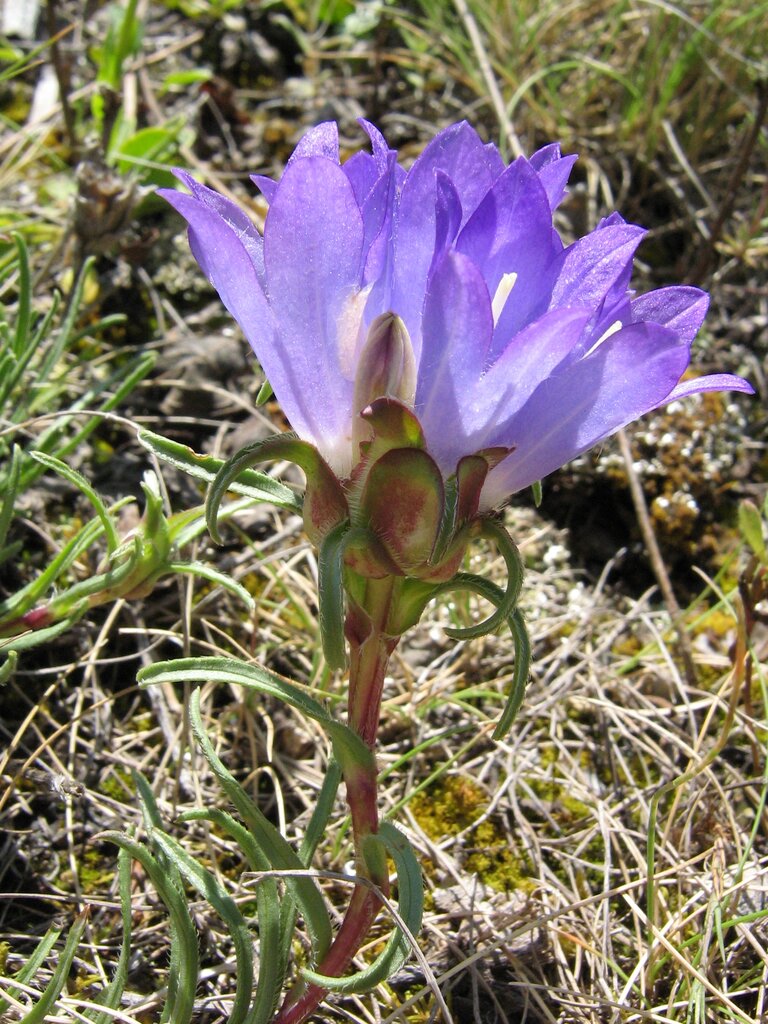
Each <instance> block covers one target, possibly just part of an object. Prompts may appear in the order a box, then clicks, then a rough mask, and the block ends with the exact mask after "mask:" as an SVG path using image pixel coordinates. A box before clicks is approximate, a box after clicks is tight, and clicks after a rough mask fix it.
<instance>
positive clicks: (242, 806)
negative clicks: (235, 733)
mask: <svg viewBox="0 0 768 1024" xmlns="http://www.w3.org/2000/svg"><path fill="white" fill-rule="evenodd" d="M187 660H188V661H190V662H194V661H206V660H208V659H204V658H200V659H194V658H192V659H187ZM210 660H214V661H216V660H219V659H210ZM170 664H173V662H171V663H170ZM193 678H194V677H193V676H192V675H190V674H189V673H187V674H186V679H187V681H192V680H193ZM204 678H206V676H205V674H203V676H202V679H204ZM207 678H211V676H210V675H208V677H207ZM201 681H202V680H201ZM241 685H242V684H241ZM189 713H190V722H191V725H192V730H193V732H194V734H195V739H196V740H197V742H198V744H199V746H200V749H201V750H202V752H203V754H204V756H205V759H206V760H207V761H208V764H209V765H210V766H211V769H212V771H213V772H214V774H215V775H216V778H217V779H218V780H219V783H220V784H221V786H222V788H223V789H224V792H225V793H226V794H227V796H228V797H229V799H230V800H231V801H232V803H233V804H234V805H235V807H236V808H237V810H238V813H239V814H240V815H241V817H242V819H243V821H244V822H245V824H246V825H247V826H248V828H249V829H250V830H251V833H252V835H253V837H254V839H255V841H256V843H257V845H258V846H259V848H260V850H261V851H262V852H263V853H264V855H265V856H266V857H267V859H268V861H269V863H270V865H271V867H273V868H275V869H278V870H279V869H281V868H285V869H291V870H296V869H299V870H303V868H304V864H303V863H302V861H301V860H300V859H299V856H298V854H297V853H296V851H295V850H294V849H293V847H292V846H291V845H290V843H289V842H288V841H287V840H286V839H285V837H284V836H282V835H281V834H280V832H278V830H277V829H276V828H275V826H274V825H273V824H272V823H271V822H270V821H268V820H267V818H266V817H265V816H264V814H263V813H262V811H261V810H260V809H259V808H258V807H257V806H256V804H255V803H254V802H253V801H252V800H251V798H250V797H249V796H248V794H247V793H246V792H245V790H244V789H243V787H242V786H241V785H240V784H239V783H238V782H237V780H236V779H235V778H234V776H233V775H232V774H231V773H230V772H229V771H228V770H227V769H226V768H225V767H224V764H223V763H222V761H221V759H220V758H219V756H218V755H217V753H216V751H215V750H214V749H213V744H212V743H211V741H210V739H209V738H208V735H207V733H206V731H205V727H204V726H203V721H202V717H201V715H200V690H199V689H197V690H195V691H194V693H193V694H192V697H191V699H190V712H189ZM286 886H287V887H288V889H289V890H290V891H291V893H292V895H293V898H294V899H295V900H296V903H297V904H298V905H299V906H300V907H301V910H302V913H303V914H304V919H305V921H306V925H307V931H308V933H309V937H310V941H311V943H312V954H313V959H315V960H320V959H322V957H323V955H324V954H325V952H326V950H327V949H328V946H329V945H330V942H331V921H330V918H329V916H328V910H327V908H326V906H325V902H324V900H323V897H322V894H321V893H320V890H319V889H318V888H317V886H316V885H315V882H314V881H313V879H311V878H305V877H304V878H302V877H299V878H288V879H286Z"/></svg>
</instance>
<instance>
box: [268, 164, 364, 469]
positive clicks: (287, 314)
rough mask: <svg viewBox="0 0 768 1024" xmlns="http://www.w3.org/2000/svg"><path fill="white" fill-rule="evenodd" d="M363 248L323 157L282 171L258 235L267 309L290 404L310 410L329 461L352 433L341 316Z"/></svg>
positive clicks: (348, 196) (339, 180) (346, 199)
mask: <svg viewBox="0 0 768 1024" xmlns="http://www.w3.org/2000/svg"><path fill="white" fill-rule="evenodd" d="M362 247H363V221H362V217H361V214H360V210H359V208H358V205H357V201H356V200H355V196H354V193H353V191H352V186H351V185H350V183H349V181H348V179H347V177H346V175H345V174H344V171H343V170H342V168H341V167H339V166H338V165H336V164H334V163H331V161H329V160H328V159H326V158H325V157H324V156H321V157H317V156H313V157H307V158H305V159H303V160H296V161H294V162H293V163H292V164H291V165H290V166H289V167H287V168H286V171H285V173H284V174H283V177H282V179H281V181H280V188H279V189H278V191H277V195H276V196H275V200H274V202H273V203H272V205H271V206H270V208H269V213H268V214H267V220H266V224H265V228H264V258H265V263H266V271H267V288H268V295H269V302H270V305H271V306H272V308H273V309H274V310H275V313H276V315H277V316H278V318H279V322H280V334H281V339H282V343H283V345H284V346H285V350H286V352H288V353H289V356H290V360H291V367H292V377H293V382H292V383H293V391H294V396H293V397H294V400H295V402H296V403H301V404H302V406H304V405H306V407H307V410H308V415H310V410H311V422H312V423H313V424H314V427H313V435H314V438H315V440H316V442H317V443H318V444H319V445H320V447H321V451H323V453H324V454H326V456H327V457H328V458H329V459H330V460H331V461H334V460H335V459H336V454H335V453H336V448H337V446H338V445H340V444H341V443H342V438H343V437H346V435H347V434H348V433H349V432H350V431H351V427H352V381H353V378H354V365H353V360H354V354H355V349H356V347H357V344H358V338H357V335H356V331H355V330H354V324H353V323H352V322H351V321H349V318H348V317H346V314H347V313H348V304H349V303H350V302H351V301H352V300H353V299H354V296H355V294H356V293H357V291H358V289H359V285H360V262H361V255H362ZM345 317H346V319H345ZM350 332H351V334H350ZM281 400H282V399H281ZM286 414H287V415H288V416H289V419H290V418H291V417H290V414H289V413H288V410H287V409H286ZM291 422H292V423H293V420H292V419H291ZM294 425H295V424H294ZM334 468H338V461H336V462H335V465H334Z"/></svg>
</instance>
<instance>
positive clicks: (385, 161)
mask: <svg viewBox="0 0 768 1024" xmlns="http://www.w3.org/2000/svg"><path fill="white" fill-rule="evenodd" d="M357 123H358V124H359V125H360V126H361V127H362V128H363V129H364V131H365V132H366V133H367V135H368V138H369V139H370V140H371V150H372V152H373V159H374V162H375V163H376V166H377V167H378V170H379V174H384V173H385V172H386V171H387V169H388V167H389V157H390V155H391V154H392V153H394V154H395V157H397V152H396V151H395V150H394V149H390V148H389V146H388V145H387V140H386V139H385V138H384V136H383V135H382V134H381V132H380V131H379V129H378V128H377V127H376V126H375V125H373V124H371V122H370V121H366V119H365V118H364V117H361V118H358V122H357Z"/></svg>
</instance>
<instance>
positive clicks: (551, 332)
mask: <svg viewBox="0 0 768 1024" xmlns="http://www.w3.org/2000/svg"><path fill="white" fill-rule="evenodd" d="M589 318H590V311H589V310H588V309H580V308H579V307H577V306H571V307H569V308H567V309H553V310H550V312H549V313H545V314H544V316H542V317H541V318H540V319H539V320H537V321H536V322H535V323H532V324H528V326H527V327H525V328H524V329H523V330H522V331H520V333H519V334H517V335H516V336H515V337H514V338H513V339H512V340H511V341H510V343H509V344H508V345H507V348H506V349H505V351H504V352H503V353H502V354H501V355H500V356H499V357H498V359H497V360H496V361H495V362H494V364H493V365H492V366H491V367H490V368H489V369H488V371H487V372H486V373H485V374H483V376H482V377H481V378H480V380H479V382H478V386H477V389H476V392H475V395H476V397H475V404H476V405H477V406H478V407H479V408H480V409H482V410H483V411H484V414H485V418H486V423H487V427H486V433H484V434H483V436H482V437H481V438H479V440H480V441H481V442H482V443H481V444H479V445H478V448H480V447H488V446H490V444H491V442H490V440H489V438H490V437H491V436H492V435H493V434H494V431H495V429H496V426H497V424H499V423H506V422H508V421H509V420H510V419H511V418H512V416H514V415H515V414H516V413H517V412H518V411H519V410H520V409H521V408H522V407H523V405H525V403H526V402H527V401H528V399H529V398H530V396H531V395H532V394H533V392H534V391H535V390H536V388H537V387H538V386H539V384H541V383H542V381H544V380H546V378H547V377H549V376H550V374H552V373H554V372H556V370H557V367H558V366H560V364H561V363H562V362H563V361H564V360H565V359H566V358H567V357H568V356H569V355H570V353H571V352H572V351H573V349H574V348H576V346H577V345H578V343H579V340H580V338H581V335H582V332H583V330H584V328H585V326H586V324H587V322H588V321H589Z"/></svg>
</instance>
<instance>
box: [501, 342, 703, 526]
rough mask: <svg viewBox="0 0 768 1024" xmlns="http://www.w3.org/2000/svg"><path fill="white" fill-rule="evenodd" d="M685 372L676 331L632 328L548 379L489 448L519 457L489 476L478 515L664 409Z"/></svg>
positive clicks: (682, 347) (685, 358)
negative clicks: (651, 411)
mask: <svg viewBox="0 0 768 1024" xmlns="http://www.w3.org/2000/svg"><path fill="white" fill-rule="evenodd" d="M687 364H688V347H687V345H685V344H684V343H683V342H681V341H680V340H679V338H678V337H677V335H676V334H675V332H674V331H671V330H669V329H668V328H665V327H657V326H655V325H653V324H632V325H630V326H629V327H625V328H624V329H623V330H621V331H619V332H617V333H616V334H614V335H613V336H612V337H611V338H608V339H606V341H604V342H603V343H602V344H601V345H600V346H599V348H597V349H596V350H595V352H594V353H593V354H592V355H590V356H587V357H586V358H585V359H581V360H579V361H578V362H572V363H570V364H569V365H568V366H567V367H566V368H565V369H564V370H561V371H560V372H559V373H558V372H556V373H554V374H552V375H551V376H550V377H548V378H547V379H546V380H544V381H543V382H542V383H541V384H540V385H539V387H538V388H537V389H536V391H535V392H534V393H533V395H532V396H531V398H530V400H529V401H528V402H527V403H526V404H525V405H524V406H523V408H522V409H520V411H519V412H518V413H517V415H515V416H514V417H513V418H512V419H511V420H510V421H509V422H508V423H507V424H505V425H503V426H501V425H500V429H499V430H498V433H497V434H496V436H495V437H494V438H493V441H492V443H493V444H503V445H508V446H512V445H515V446H516V450H515V451H514V452H513V453H512V454H511V455H510V456H509V458H507V459H505V460H504V462H502V463H501V465H500V466H498V467H497V468H496V469H494V470H493V471H492V472H491V473H490V475H489V477H488V481H487V482H486V485H485V487H484V488H483V498H482V505H483V507H484V508H490V507H492V506H493V505H494V504H497V503H498V502H499V501H501V500H503V498H504V497H505V496H506V495H508V494H511V493H513V492H515V491H519V490H520V489H521V488H523V487H528V486H529V485H530V484H532V483H534V481H536V480H540V479H541V478H542V477H543V476H546V475H547V474H548V473H551V472H552V471H553V470H555V469H557V468H558V467H560V466H562V465H564V464H565V463H566V462H568V461H569V460H570V459H573V458H575V456H577V455H579V454H581V452H584V451H586V450H587V448H590V447H592V445H594V444H597V442H598V441H602V440H603V439H604V438H606V437H608V436H610V435H611V434H613V433H615V432H616V431H617V430H619V429H620V428H621V427H623V426H625V425H626V424H627V423H629V422H630V421H631V420H634V419H636V418H637V417H638V416H642V415H643V414H644V413H645V412H648V410H649V409H653V408H654V407H655V406H657V405H658V404H659V403H660V402H663V401H664V400H665V398H666V396H667V395H669V394H670V392H671V391H672V389H673V388H674V387H675V384H676V383H677V381H679V379H680V377H681V375H682V374H683V372H684V371H685V368H686V366H687Z"/></svg>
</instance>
